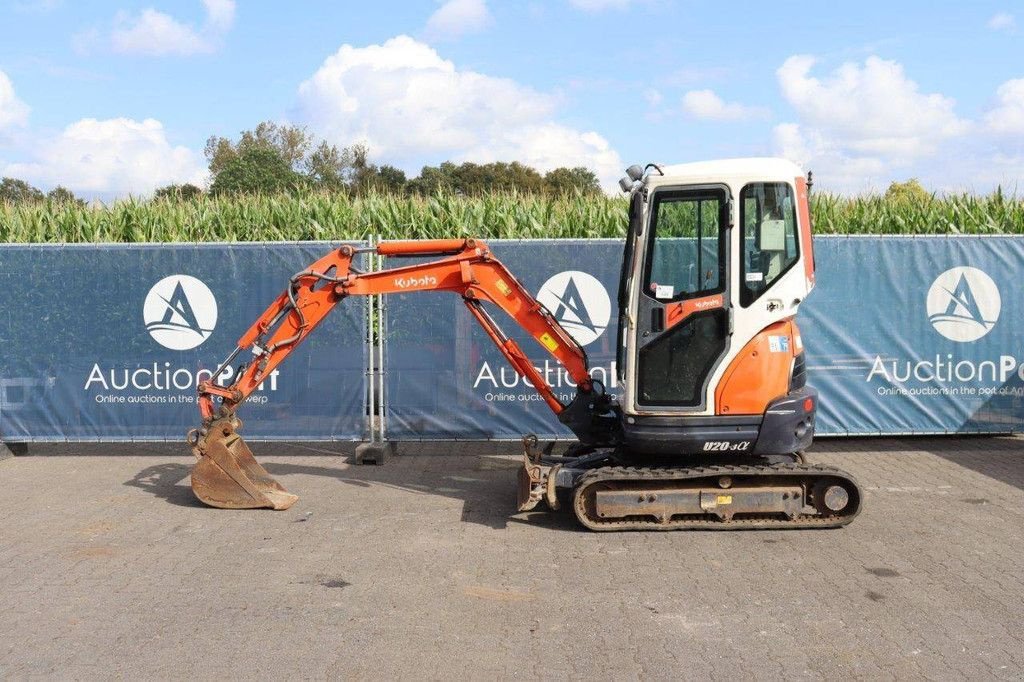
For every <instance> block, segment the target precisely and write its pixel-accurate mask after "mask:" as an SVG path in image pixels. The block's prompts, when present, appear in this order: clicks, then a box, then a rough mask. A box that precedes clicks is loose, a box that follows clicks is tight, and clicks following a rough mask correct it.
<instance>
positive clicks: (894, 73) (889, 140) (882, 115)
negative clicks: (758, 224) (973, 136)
mask: <svg viewBox="0 0 1024 682" xmlns="http://www.w3.org/2000/svg"><path fill="white" fill-rule="evenodd" d="M814 64H815V59H814V57H811V56H807V55H796V56H793V57H790V58H789V59H787V60H786V61H785V63H783V65H782V66H781V67H780V68H779V69H778V71H777V72H776V75H777V77H778V82H779V87H780V88H781V90H782V94H783V96H784V98H785V99H786V101H787V102H788V103H789V104H790V105H791V106H792V107H793V109H794V111H795V113H796V115H797V118H798V121H799V122H798V123H785V124H782V125H780V126H777V127H776V128H775V131H774V138H775V148H776V150H777V152H778V153H780V154H782V155H785V156H787V157H789V158H792V159H793V160H794V161H797V162H799V163H804V164H814V165H815V166H816V167H818V168H821V169H822V170H824V171H825V174H827V175H828V176H830V177H832V178H834V179H837V180H838V181H837V182H835V183H834V184H833V183H830V186H833V187H836V186H839V187H841V188H842V189H844V190H857V189H863V188H866V187H868V186H871V185H872V183H876V182H882V183H884V182H887V181H888V180H891V179H893V178H894V177H897V176H898V175H899V174H901V173H902V172H903V171H905V170H911V169H913V168H914V164H915V163H918V162H921V161H922V160H924V159H927V158H929V157H932V156H934V155H935V154H936V153H938V152H939V151H940V150H941V149H948V145H949V144H951V143H952V142H954V141H956V140H957V139H958V138H962V137H963V136H964V135H966V134H967V133H968V132H969V131H970V130H971V128H972V126H971V123H970V122H969V121H966V120H964V119H961V118H960V117H959V116H957V114H956V112H955V111H954V109H955V104H956V103H955V101H954V100H953V99H951V98H949V97H946V96H944V95H941V94H937V93H922V92H921V91H920V88H919V86H918V85H917V83H915V82H914V81H913V80H911V79H910V78H908V77H907V76H906V74H905V73H904V70H903V67H902V66H901V65H900V64H898V63H897V62H893V61H886V60H883V59H880V58H879V57H875V56H872V57H868V58H867V59H866V60H865V61H864V63H863V64H860V63H852V62H850V63H846V64H843V65H842V66H840V67H839V68H837V69H835V70H834V71H833V72H832V73H831V74H829V75H827V76H826V77H824V78H817V77H814V76H812V75H811V69H812V67H813V66H814Z"/></svg>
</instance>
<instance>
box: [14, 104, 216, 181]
mask: <svg viewBox="0 0 1024 682" xmlns="http://www.w3.org/2000/svg"><path fill="white" fill-rule="evenodd" d="M35 147H36V149H35V158H34V159H33V160H31V161H27V162H22V163H12V164H8V165H7V166H6V167H5V168H4V169H3V174H4V175H9V176H13V177H19V178H23V179H25V180H28V181H29V182H32V183H33V184H39V185H43V186H54V185H58V184H60V185H64V186H65V187H68V188H69V189H71V190H73V191H75V192H78V193H85V194H89V193H92V194H97V193H103V194H111V195H125V194H148V193H150V192H152V191H153V190H154V189H156V188H157V187H159V186H161V185H166V184H168V183H172V182H192V183H196V184H203V183H204V182H205V181H206V170H205V167H204V164H203V163H202V161H201V159H200V158H199V157H198V155H197V154H196V153H195V152H193V151H192V150H190V149H188V148H187V147H181V146H178V147H175V146H172V145H171V144H170V142H168V140H167V136H166V134H165V132H164V128H163V125H162V124H161V123H160V122H159V121H156V120H153V119H146V120H144V121H141V122H140V121H134V120H132V119H128V118H114V119H106V120H97V119H94V118H86V119H82V120H80V121H77V122H76V123H72V124H71V125H69V126H68V127H67V128H65V129H64V130H63V132H61V133H60V134H59V135H57V136H55V137H53V138H50V139H43V140H40V141H39V142H38V143H37V144H36V145H35Z"/></svg>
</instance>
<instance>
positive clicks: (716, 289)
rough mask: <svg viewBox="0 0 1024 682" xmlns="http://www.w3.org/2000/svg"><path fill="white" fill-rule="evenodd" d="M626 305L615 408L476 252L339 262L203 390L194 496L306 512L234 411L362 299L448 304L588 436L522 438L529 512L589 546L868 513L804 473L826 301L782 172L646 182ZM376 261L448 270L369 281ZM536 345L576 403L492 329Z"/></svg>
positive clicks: (349, 252) (391, 250) (824, 476)
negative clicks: (436, 298) (806, 323)
mask: <svg viewBox="0 0 1024 682" xmlns="http://www.w3.org/2000/svg"><path fill="white" fill-rule="evenodd" d="M620 185H621V187H622V189H623V191H625V192H628V193H629V195H630V204H629V206H630V207H629V227H628V233H627V237H626V244H625V250H624V253H623V257H622V272H621V278H620V282H619V292H618V303H619V321H618V354H619V358H618V371H619V372H620V379H621V384H622V385H623V386H624V391H623V393H622V395H621V397H619V398H618V399H616V398H613V397H612V396H611V395H609V394H608V393H606V392H605V387H604V386H603V385H601V383H600V382H599V381H597V380H595V379H593V378H592V377H591V376H590V374H589V371H588V366H587V356H586V353H585V352H584V351H583V349H582V348H581V347H580V344H579V343H577V342H576V341H575V340H574V339H573V337H572V336H571V335H569V334H568V333H567V332H566V331H565V330H564V329H563V328H562V327H561V326H560V325H559V323H558V322H557V321H556V320H555V318H554V317H553V316H552V315H551V313H550V312H549V311H548V310H547V309H545V308H544V306H543V305H541V304H540V303H538V302H537V300H536V299H535V298H534V297H533V295H531V293H530V292H529V291H527V290H526V288H524V287H523V285H522V284H520V283H519V281H518V280H517V279H516V278H515V276H514V275H513V274H512V273H511V272H509V271H508V270H507V269H506V268H505V266H504V265H502V264H501V262H500V261H499V260H498V259H497V258H495V256H494V254H493V253H492V252H491V250H490V249H489V248H488V247H487V245H486V244H485V243H484V242H482V241H479V240H476V239H442V240H434V241H392V242H382V243H380V244H378V245H376V246H373V247H368V248H365V249H357V248H354V247H352V246H342V247H340V248H338V249H336V250H334V251H332V252H331V253H328V254H327V255H325V256H324V257H323V258H321V259H320V260H318V261H316V262H315V263H313V264H311V265H310V266H309V267H307V268H306V269H304V270H302V271H301V272H299V273H297V274H295V275H294V276H293V277H292V278H291V280H290V281H289V283H288V288H287V289H286V290H285V292H284V293H282V294H281V295H280V296H279V297H278V298H277V300H275V301H274V302H273V303H272V304H271V305H270V307H269V308H267V310H266V311H265V312H264V313H263V315H261V316H260V318H259V319H258V320H257V321H256V322H255V324H253V325H252V327H250V328H249V330H248V331H246V332H245V333H244V334H243V335H242V337H241V338H240V339H239V341H238V346H237V348H236V349H235V351H234V352H233V353H232V354H231V355H230V356H229V357H228V358H227V359H226V360H225V361H224V362H223V363H221V365H220V367H219V368H218V370H217V372H215V373H214V375H213V376H214V377H219V376H220V375H221V372H222V371H223V370H224V369H225V368H226V367H228V366H229V365H230V364H231V363H233V362H234V361H235V360H236V359H237V358H238V356H239V355H240V354H241V353H243V352H251V353H252V354H253V355H254V356H255V357H254V358H253V359H251V360H250V361H249V362H248V363H246V364H245V365H244V366H242V367H240V368H238V370H237V371H236V372H235V373H234V375H233V376H234V381H233V382H232V383H231V384H230V385H228V386H222V385H220V384H218V383H217V382H216V381H207V382H204V383H203V384H201V385H200V386H199V406H200V411H201V414H202V425H201V427H200V428H199V429H196V430H194V431H192V432H191V433H190V435H189V442H190V444H191V446H192V452H193V454H194V455H195V456H196V458H197V459H198V462H197V464H196V466H195V468H194V469H193V471H192V489H193V491H194V492H195V494H196V496H197V497H198V498H199V499H200V500H202V501H203V502H205V503H206V504H209V505H211V506H214V507H221V508H229V509H238V508H256V507H269V508H273V509H287V508H288V507H290V506H291V505H292V504H293V503H294V502H295V501H296V500H297V499H298V498H297V497H296V496H295V495H293V494H291V493H289V492H287V491H285V489H284V488H283V487H281V485H280V484H279V483H278V482H277V481H275V480H274V479H273V478H272V477H271V476H270V475H269V474H268V473H267V471H266V470H265V469H264V468H263V467H261V466H260V465H259V464H258V463H257V462H256V460H255V459H254V458H253V455H252V452H251V451H250V450H249V448H248V447H247V446H246V444H245V443H244V442H243V440H242V438H241V437H240V436H239V435H238V430H239V427H240V424H241V423H240V421H239V420H238V418H237V417H236V411H237V409H238V408H239V407H240V406H241V405H242V403H244V402H245V400H246V398H247V397H248V396H249V395H250V394H251V393H252V392H253V391H254V390H255V389H256V387H257V386H258V385H259V384H260V382H262V381H263V380H264V379H265V378H266V377H267V376H268V375H269V374H270V372H272V371H273V370H274V369H275V368H276V367H277V366H278V365H279V364H280V363H281V362H282V361H283V360H284V359H285V358H286V357H288V354H289V353H291V352H292V350H294V349H295V348H296V346H298V345H299V344H300V343H301V342H302V341H303V340H304V339H305V338H306V337H308V336H309V335H310V334H312V333H313V331H314V330H315V329H316V327H317V325H318V324H320V322H322V321H323V320H324V318H326V317H327V316H328V315H329V314H330V313H331V311H332V310H333V309H334V307H335V306H337V305H339V304H340V303H342V302H343V301H344V300H345V299H346V298H349V297H352V296H368V295H374V294H388V293H398V292H401V293H410V292H415V291H450V292H452V293H454V294H456V295H458V296H461V297H462V300H463V302H464V303H465V304H466V308H467V309H468V310H469V314H471V315H472V316H473V317H474V318H475V319H476V320H477V321H478V322H479V323H480V326H482V327H483V329H484V331H485V332H486V333H487V335H488V336H489V337H490V338H491V340H492V341H493V342H494V343H495V344H496V345H497V347H498V348H499V349H500V350H501V352H502V354H503V355H504V356H505V358H506V359H507V360H508V362H509V363H510V364H511V365H512V367H513V368H515V370H516V371H517V372H518V373H519V374H520V375H522V376H523V377H524V378H526V379H527V380H528V381H529V383H530V384H532V385H533V386H534V387H535V388H536V390H537V391H538V392H539V393H540V396H541V397H542V398H543V399H544V401H545V402H546V403H547V405H548V406H549V407H550V408H551V410H552V411H553V412H555V413H556V414H557V415H558V419H559V420H560V421H561V422H562V423H563V424H564V425H566V426H567V427H568V428H569V429H570V430H571V431H572V432H573V433H574V434H575V435H576V437H577V439H578V442H576V443H573V444H572V445H571V446H570V447H569V448H568V449H567V450H566V451H565V452H564V453H563V454H561V455H557V456H556V455H553V454H551V453H552V449H551V448H547V449H545V450H538V449H537V447H536V446H537V443H536V439H535V438H531V437H527V438H524V444H525V446H526V447H525V452H524V463H523V467H522V469H521V470H520V473H519V510H520V511H525V510H529V509H533V508H534V507H535V506H536V505H538V504H539V503H540V502H542V501H544V502H545V503H546V504H547V505H548V506H549V507H550V508H552V509H558V508H559V507H561V506H563V505H568V506H571V507H572V509H573V510H574V512H575V514H576V517H577V518H578V519H579V521H580V523H581V524H583V525H584V526H585V527H587V528H589V529H592V530H670V529H691V528H721V529H727V528H829V527H838V526H843V525H845V524H847V523H849V522H850V521H852V520H853V518H854V517H855V516H856V515H857V514H858V512H859V511H860V502H861V498H862V493H861V490H860V488H859V487H858V485H857V483H856V482H855V481H854V480H853V478H852V477H851V476H850V475H848V474H847V473H845V472H843V471H841V470H839V469H835V468H831V467H825V466H815V465H811V464H808V463H806V462H805V460H804V456H803V452H804V450H806V449H807V447H808V446H809V445H810V444H811V441H812V439H813V437H814V419H815V411H816V408H817V402H818V394H817V392H816V391H815V390H814V389H813V388H811V387H809V386H807V385H806V368H805V361H804V350H803V343H802V340H801V337H800V331H799V329H798V328H797V325H796V320H795V318H796V314H797V309H798V308H799V306H800V304H801V303H802V302H803V300H804V299H805V298H806V297H807V295H808V294H809V293H810V292H811V290H812V289H813V287H814V253H813V244H812V239H811V219H810V210H809V204H808V191H809V189H810V183H809V182H808V179H807V177H805V176H804V174H803V172H802V171H801V170H800V169H799V168H798V167H797V166H795V165H794V164H792V163H790V162H788V161H784V160H781V159H736V160H727V161H712V162H704V163H692V164H685V165H678V166H666V167H660V166H658V165H655V164H649V165H648V166H647V167H646V168H641V167H640V166H631V167H630V168H629V169H628V170H627V175H626V177H624V178H622V180H621V181H620ZM361 251H373V252H375V253H377V254H379V255H381V256H388V257H389V258H401V257H423V256H433V257H436V260H432V261H430V262H426V263H417V264H414V265H408V266H405V267H397V268H393V269H389V270H383V271H374V272H361V271H359V270H357V269H356V268H354V267H353V266H352V260H353V258H354V257H355V256H356V254H357V253H359V252H361ZM493 308H498V309H500V310H502V311H504V313H506V314H507V315H508V316H509V317H511V318H512V319H513V320H514V321H515V322H516V323H517V324H519V325H520V326H521V327H523V328H524V329H525V330H526V331H527V332H528V333H529V334H530V335H531V336H532V337H533V338H534V339H535V340H536V341H537V343H538V344H539V346H540V348H542V349H543V350H544V351H545V352H547V353H549V354H550V355H551V356H553V357H554V359H555V360H557V361H558V362H559V363H561V364H562V366H563V367H565V369H566V371H567V372H568V374H569V375H570V377H571V378H572V380H573V381H574V382H575V383H576V384H577V392H576V395H575V397H574V398H573V400H571V401H570V402H568V403H567V404H563V403H562V402H560V401H559V399H558V397H557V396H556V395H555V393H554V391H553V390H552V389H551V387H550V386H548V384H547V383H546V382H545V380H544V377H543V376H542V374H541V373H540V372H539V371H538V370H537V368H536V367H534V364H533V362H532V361H531V360H530V359H529V357H528V355H527V354H526V353H525V352H524V351H523V349H522V348H520V346H519V345H518V344H517V343H516V342H515V341H513V340H512V339H510V338H509V337H508V336H506V335H505V334H504V333H503V332H502V331H501V329H500V327H499V326H498V324H497V322H496V321H495V319H494V318H493V317H492V316H491V313H490V312H489V310H490V309H493Z"/></svg>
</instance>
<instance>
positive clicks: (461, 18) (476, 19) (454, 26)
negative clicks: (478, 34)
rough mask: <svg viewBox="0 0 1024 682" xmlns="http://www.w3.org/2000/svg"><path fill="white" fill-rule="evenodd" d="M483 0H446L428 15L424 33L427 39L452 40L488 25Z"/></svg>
mask: <svg viewBox="0 0 1024 682" xmlns="http://www.w3.org/2000/svg"><path fill="white" fill-rule="evenodd" d="M491 21H492V19H491V13H490V12H489V11H488V10H487V2H486V1H485V0H448V1H447V2H445V3H444V4H443V5H441V6H440V7H439V8H438V9H437V11H436V12H434V13H433V14H431V15H430V18H429V19H428V20H427V26H426V28H425V29H424V33H425V35H426V37H427V39H428V40H453V39H455V38H458V37H460V36H462V35H465V34H466V33H473V32H474V31H480V30H483V29H484V28H486V27H487V26H488V25H490V23H491Z"/></svg>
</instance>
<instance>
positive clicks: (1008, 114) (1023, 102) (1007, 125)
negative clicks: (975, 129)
mask: <svg viewBox="0 0 1024 682" xmlns="http://www.w3.org/2000/svg"><path fill="white" fill-rule="evenodd" d="M996 98H997V99H998V101H999V105H998V106H997V107H996V108H995V109H993V110H992V111H990V112H989V113H988V114H987V115H986V116H985V123H986V125H987V126H988V129H989V130H990V131H992V132H993V133H996V134H999V135H1024V78H1018V79H1016V80H1009V81H1006V82H1005V83H1003V84H1002V85H1000V86H999V89H998V90H996Z"/></svg>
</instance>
